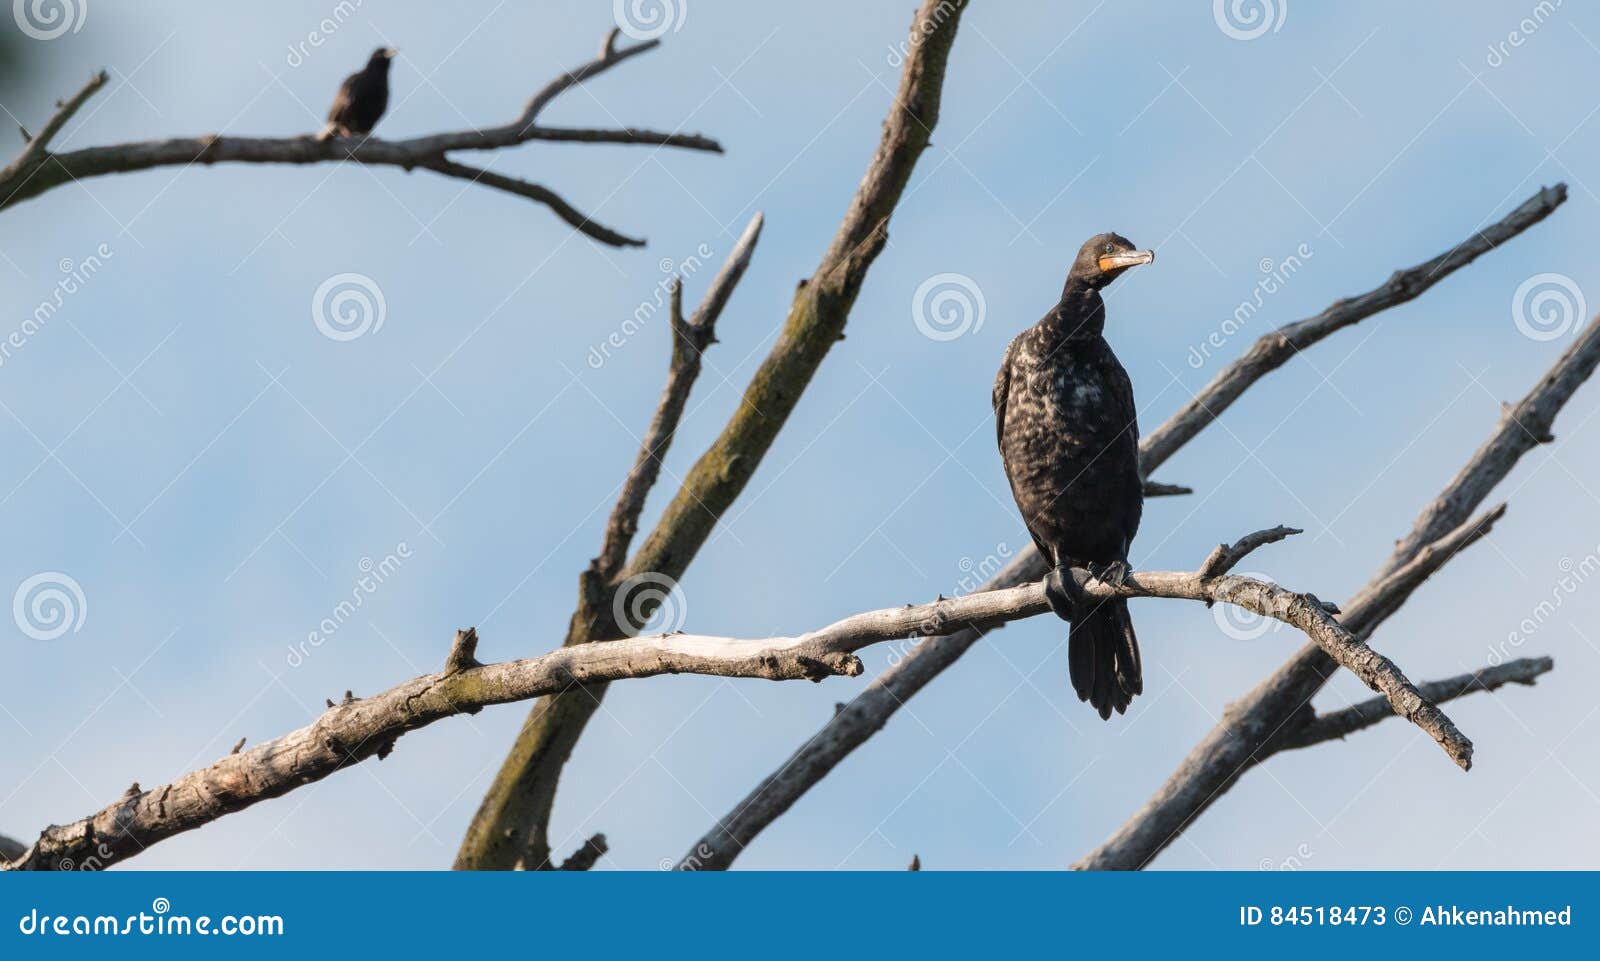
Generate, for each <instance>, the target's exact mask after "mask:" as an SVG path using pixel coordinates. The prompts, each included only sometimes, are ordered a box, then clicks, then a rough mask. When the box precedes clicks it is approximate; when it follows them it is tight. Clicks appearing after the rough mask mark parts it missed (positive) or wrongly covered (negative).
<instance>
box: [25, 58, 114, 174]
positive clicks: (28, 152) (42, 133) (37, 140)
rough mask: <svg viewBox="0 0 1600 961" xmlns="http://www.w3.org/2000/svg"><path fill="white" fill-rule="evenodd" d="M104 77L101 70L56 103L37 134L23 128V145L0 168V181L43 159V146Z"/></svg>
mask: <svg viewBox="0 0 1600 961" xmlns="http://www.w3.org/2000/svg"><path fill="white" fill-rule="evenodd" d="M106 79H107V74H106V72H105V71H104V70H101V71H100V72H99V73H96V74H95V75H94V76H92V77H90V78H89V82H88V83H86V84H84V85H83V88H82V89H80V90H79V91H78V92H77V93H75V94H73V95H72V97H71V98H70V99H68V100H66V101H64V102H62V103H58V104H56V112H55V113H54V114H53V115H52V116H51V117H50V119H49V120H47V121H45V125H44V126H43V127H40V128H39V132H38V134H36V135H34V136H31V137H30V136H28V132H27V131H26V130H24V131H23V132H22V136H23V140H24V141H25V146H24V147H23V148H22V153H20V154H18V155H17V159H16V160H13V161H12V162H11V164H10V165H9V166H7V167H6V168H5V170H0V182H4V181H5V180H6V179H8V178H10V177H13V176H15V175H16V174H17V172H18V171H20V170H25V169H27V168H28V167H30V166H32V165H33V164H35V163H38V162H39V161H40V160H41V159H43V158H44V155H45V148H47V147H49V146H50V141H52V140H54V139H55V136H56V134H58V133H60V132H61V128H62V127H65V126H66V125H67V121H68V120H71V119H72V115H73V114H75V113H77V112H78V110H79V108H81V107H82V106H83V105H84V104H85V103H86V102H88V100H89V98H90V97H92V96H94V95H95V94H96V93H98V92H99V91H100V88H101V87H104V86H105V85H106Z"/></svg>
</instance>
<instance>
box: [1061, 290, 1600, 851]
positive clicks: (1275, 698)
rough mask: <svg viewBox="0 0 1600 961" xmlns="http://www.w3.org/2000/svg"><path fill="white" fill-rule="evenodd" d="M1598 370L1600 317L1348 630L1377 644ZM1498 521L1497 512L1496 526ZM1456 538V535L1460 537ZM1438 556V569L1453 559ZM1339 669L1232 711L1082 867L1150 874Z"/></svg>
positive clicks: (1395, 558)
mask: <svg viewBox="0 0 1600 961" xmlns="http://www.w3.org/2000/svg"><path fill="white" fill-rule="evenodd" d="M1597 364H1600V317H1596V318H1595V319H1594V320H1592V321H1591V322H1590V323H1589V324H1588V325H1587V326H1586V327H1585V328H1584V329H1583V330H1582V331H1581V332H1580V333H1579V335H1578V337H1577V338H1576V339H1575V340H1574V341H1573V342H1572V344H1571V345H1570V346H1569V347H1568V348H1567V349H1566V351H1564V352H1563V353H1562V355H1561V358H1560V359H1559V360H1557V361H1556V364H1555V366H1554V367H1552V368H1551V369H1550V371H1549V372H1548V373H1547V374H1546V375H1545V376H1544V377H1543V378H1541V379H1540V381H1539V383H1538V384H1537V385H1535V386H1534V388H1533V390H1532V391H1531V392H1530V393H1529V394H1528V395H1527V396H1526V397H1524V398H1523V399H1522V401H1521V402H1519V403H1518V404H1517V405H1516V406H1515V407H1511V408H1508V409H1507V410H1506V411H1505V412H1504V413H1502V415H1501V419H1500V424H1499V426H1497V427H1496V428H1495V430H1494V432H1493V433H1492V434H1490V436H1489V439H1488V440H1487V441H1486V442H1484V444H1483V446H1481V447H1479V448H1478V451H1477V452H1476V453H1475V454H1473V456H1472V458H1471V459H1470V460H1469V461H1468V462H1467V465H1466V466H1465V467H1463V468H1462V469H1461V471H1460V472H1459V473H1457V474H1456V476H1455V477H1454V478H1453V479H1452V480H1451V481H1450V483H1449V484H1448V485H1446V487H1445V489H1444V491H1443V492H1442V493H1441V494H1440V495H1439V497H1438V498H1437V499H1436V500H1434V501H1433V502H1432V503H1431V504H1429V505H1428V506H1427V507H1425V508H1423V510H1422V513H1421V514H1420V515H1419V516H1418V517H1417V521H1416V523H1415V525H1414V526H1413V527H1412V531H1411V533H1410V534H1409V535H1407V536H1406V537H1405V538H1403V539H1402V540H1400V541H1399V542H1398V543H1397V544H1396V545H1395V548H1394V552H1393V553H1392V554H1391V555H1390V556H1389V559H1388V560H1387V561H1386V562H1384V564H1383V565H1382V566H1381V567H1380V568H1379V569H1378V572H1377V573H1376V574H1375V575H1374V576H1373V578H1372V580H1371V581H1369V582H1368V583H1367V586H1365V587H1363V588H1362V589H1361V590H1360V591H1358V592H1357V593H1356V596H1355V597H1354V598H1353V599H1352V600H1351V602H1350V603H1349V604H1348V605H1346V611H1347V612H1348V613H1347V614H1346V615H1345V617H1346V620H1347V621H1348V622H1349V623H1351V624H1355V625H1357V626H1358V627H1359V629H1360V630H1361V631H1362V632H1363V633H1368V634H1370V633H1371V631H1372V630H1373V629H1374V628H1375V627H1376V626H1377V624H1378V623H1380V622H1381V621H1382V620H1383V618H1384V617H1386V616H1387V615H1388V614H1389V613H1392V612H1393V610H1394V609H1395V607H1397V606H1398V605H1397V604H1396V603H1394V602H1393V600H1392V592H1394V591H1396V590H1403V589H1405V584H1406V580H1405V578H1404V577H1395V576H1393V575H1396V574H1397V573H1403V572H1404V571H1405V570H1406V568H1407V566H1408V565H1410V564H1411V563H1412V562H1413V561H1420V560H1422V554H1423V548H1424V547H1425V546H1426V545H1428V544H1431V543H1434V542H1436V541H1439V540H1440V539H1441V538H1446V537H1447V535H1448V536H1456V535H1460V536H1466V535H1463V534H1461V530H1460V527H1461V525H1463V524H1464V523H1465V522H1466V521H1467V518H1468V517H1469V516H1470V514H1471V512H1472V511H1473V510H1475V509H1476V508H1477V506H1478V505H1479V504H1480V503H1482V501H1483V499H1484V498H1485V497H1486V496H1488V493H1489V491H1490V490H1491V489H1493V488H1494V486H1495V485H1496V484H1498V483H1499V482H1500V481H1501V480H1502V479H1503V478H1504V477H1505V476H1506V475H1507V474H1508V473H1510V472H1511V468H1512V467H1514V466H1515V465H1516V463H1517V461H1518V460H1520V459H1521V457H1522V455H1523V454H1525V453H1527V452H1528V451H1530V450H1532V449H1533V448H1534V447H1535V446H1537V445H1538V444H1539V443H1541V442H1543V441H1546V440H1548V439H1549V437H1550V433H1551V425H1552V424H1553V422H1554V421H1555V416H1556V413H1557V412H1558V411H1559V410H1560V409H1561V408H1562V406H1563V405H1565V404H1566V402H1567V401H1568V400H1569V399H1571V397H1572V395H1573V393H1574V392H1576V391H1577V389H1578V385H1579V384H1582V383H1583V382H1584V381H1585V380H1587V379H1588V378H1589V375H1590V374H1592V373H1594V369H1595V366H1596V365H1597ZM1492 516H1496V515H1494V512H1491V517H1492ZM1453 528H1454V529H1456V531H1455V535H1452V529H1453ZM1439 553H1440V555H1441V556H1440V562H1441V563H1442V560H1443V559H1444V558H1447V557H1448V556H1449V554H1450V552H1449V551H1448V550H1444V551H1441V552H1439ZM1331 671H1332V664H1331V662H1329V660H1328V659H1327V657H1326V656H1325V655H1324V654H1323V653H1322V652H1321V651H1320V650H1318V649H1316V648H1311V647H1307V648H1304V649H1302V650H1301V651H1300V652H1299V653H1298V654H1296V655H1295V656H1294V657H1293V658H1291V659H1290V660H1289V662H1288V663H1286V664H1284V665H1283V666H1282V667H1280V668H1279V669H1278V670H1277V671H1276V672H1274V673H1273V674H1272V675H1271V676H1269V677H1268V678H1267V679H1266V680H1265V681H1263V682H1261V684H1260V685H1258V686H1257V687H1256V688H1255V690H1253V691H1251V692H1249V693H1248V694H1247V695H1245V697H1244V698H1242V699H1241V700H1240V701H1238V702H1236V703H1235V704H1234V705H1232V707H1231V708H1230V709H1229V711H1228V713H1227V715H1226V716H1225V717H1224V718H1223V721H1222V723H1221V724H1219V725H1218V726H1217V727H1216V728H1214V729H1213V730H1212V731H1211V732H1210V733H1209V734H1207V735H1206V736H1205V738H1204V739H1202V740H1201V741H1200V743H1199V744H1198V745H1196V746H1195V748H1194V749H1193V750H1191V751H1190V752H1189V755H1188V757H1186V758H1185V759H1184V761H1183V763H1182V764H1181V765H1180V766H1179V768H1178V769H1177V770H1176V771H1175V772H1173V774H1172V775H1171V776H1169V777H1168V778H1167V781H1166V783H1165V784H1163V785H1162V786H1161V788H1160V789H1159V790H1158V791H1157V792H1156V794H1155V796H1154V797H1152V798H1151V799H1150V800H1149V801H1148V802H1147V803H1146V804H1145V805H1144V807H1143V808H1141V809H1140V810H1139V812H1138V813H1136V814H1135V815H1134V816H1133V817H1132V818H1131V819H1130V820H1129V821H1128V822H1127V823H1126V824H1124V825H1123V826H1122V827H1121V828H1119V829H1118V830H1117V831H1116V833H1114V834H1113V835H1112V836H1111V837H1110V838H1108V839H1107V840H1106V841H1105V843H1103V844H1101V845H1100V846H1099V847H1098V848H1096V849H1095V850H1094V851H1092V852H1090V853H1089V854H1088V855H1087V856H1086V857H1085V858H1084V859H1083V860H1082V861H1081V862H1080V863H1079V864H1078V865H1077V866H1078V867H1084V868H1102V869H1136V868H1141V867H1143V866H1144V865H1146V864H1148V863H1149V862H1150V860H1151V859H1152V858H1154V857H1155V856H1156V855H1157V854H1160V853H1161V851H1162V850H1164V849H1165V848H1166V846H1167V845H1168V844H1170V843H1172V841H1173V840H1174V839H1175V838H1176V837H1177V836H1178V834H1179V833H1181V832H1182V831H1183V830H1184V828H1185V827H1187V826H1188V824H1189V823H1190V822H1191V821H1193V819H1194V818H1196V817H1198V816H1199V815H1200V814H1201V813H1202V812H1204V811H1205V810H1206V808H1208V807H1210V806H1211V804H1212V802H1213V801H1215V800H1216V798H1218V797H1220V796H1221V795H1222V793H1223V791H1224V790H1226V788H1227V787H1228V786H1229V785H1231V784H1232V783H1233V782H1234V780H1235V779H1237V778H1238V776H1239V775H1240V774H1241V773H1242V772H1243V771H1244V770H1245V769H1246V768H1247V767H1249V766H1250V765H1251V764H1252V763H1253V760H1254V758H1255V756H1256V754H1257V752H1259V751H1260V750H1262V749H1263V748H1264V747H1265V746H1266V745H1268V744H1269V743H1270V742H1271V740H1272V738H1273V737H1275V736H1276V735H1277V734H1278V733H1279V732H1280V731H1282V730H1283V729H1284V728H1285V727H1286V726H1287V725H1289V724H1291V722H1292V720H1293V718H1294V717H1295V715H1296V713H1298V712H1301V711H1303V710H1304V705H1307V704H1309V703H1310V701H1311V698H1312V697H1313V696H1315V695H1316V693H1317V691H1319V690H1321V689H1322V685H1323V684H1324V683H1326V681H1327V678H1328V676H1329V674H1330V673H1331Z"/></svg>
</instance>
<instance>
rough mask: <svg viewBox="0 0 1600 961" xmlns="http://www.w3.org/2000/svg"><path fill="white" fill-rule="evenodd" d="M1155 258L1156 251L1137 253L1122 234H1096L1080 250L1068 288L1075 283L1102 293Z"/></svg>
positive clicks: (1073, 263) (1068, 281) (1068, 273)
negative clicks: (1126, 271) (1101, 289)
mask: <svg viewBox="0 0 1600 961" xmlns="http://www.w3.org/2000/svg"><path fill="white" fill-rule="evenodd" d="M1155 259H1156V254H1155V251H1153V250H1138V249H1136V248H1135V247H1134V246H1133V241H1131V240H1129V239H1128V238H1126V237H1124V236H1122V235H1121V234H1115V233H1109V234H1095V235H1094V236H1093V237H1090V238H1089V240H1088V242H1087V243H1085V244H1084V245H1083V249H1081V250H1079V251H1078V259H1077V260H1074V261H1073V262H1072V269H1071V270H1070V271H1068V272H1067V286H1069V287H1071V286H1073V285H1074V284H1075V283H1076V284H1080V285H1082V286H1085V287H1091V288H1093V289H1095V290H1099V289H1100V288H1101V287H1104V286H1105V285H1106V284H1109V283H1111V282H1112V281H1113V280H1116V279H1117V278H1118V277H1120V276H1121V275H1122V272H1123V271H1124V270H1127V269H1128V268H1129V267H1137V266H1139V265H1140V264H1148V263H1150V262H1151V261H1153V260H1155Z"/></svg>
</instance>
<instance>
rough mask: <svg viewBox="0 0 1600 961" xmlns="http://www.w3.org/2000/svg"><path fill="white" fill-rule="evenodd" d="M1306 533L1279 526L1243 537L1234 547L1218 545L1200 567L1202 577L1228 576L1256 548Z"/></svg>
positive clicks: (1295, 528)
mask: <svg viewBox="0 0 1600 961" xmlns="http://www.w3.org/2000/svg"><path fill="white" fill-rule="evenodd" d="M1304 533H1305V531H1303V530H1301V529H1300V528H1298V527H1283V526H1282V525H1279V526H1278V527H1273V528H1269V529H1268V530H1264V531H1256V532H1255V533H1254V534H1249V535H1247V536H1245V537H1241V538H1239V540H1237V541H1235V542H1234V543H1233V544H1232V546H1229V545H1227V544H1218V545H1217V546H1216V549H1215V550H1213V551H1212V552H1211V554H1210V555H1209V556H1207V557H1206V560H1205V563H1204V564H1201V565H1200V574H1201V576H1202V577H1216V576H1218V575H1219V574H1226V573H1228V572H1229V571H1231V570H1233V569H1234V567H1235V566H1237V565H1238V563H1239V562H1240V561H1242V560H1244V559H1245V557H1246V556H1248V555H1249V554H1250V552H1252V551H1254V550H1255V549H1256V548H1258V547H1264V546H1266V545H1267V544H1276V543H1277V542H1278V541H1281V540H1283V539H1284V538H1285V537H1292V536H1294V535H1295V534H1304Z"/></svg>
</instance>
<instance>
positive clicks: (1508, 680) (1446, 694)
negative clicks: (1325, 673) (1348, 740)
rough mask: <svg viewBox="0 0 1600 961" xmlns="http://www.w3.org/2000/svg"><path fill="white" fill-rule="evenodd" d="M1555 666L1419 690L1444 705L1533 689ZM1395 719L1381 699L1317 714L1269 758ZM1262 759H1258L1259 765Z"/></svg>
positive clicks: (1533, 661)
mask: <svg viewBox="0 0 1600 961" xmlns="http://www.w3.org/2000/svg"><path fill="white" fill-rule="evenodd" d="M1555 666H1556V665H1555V661H1552V660H1551V659H1550V658H1548V657H1524V658H1520V659H1518V660H1515V661H1508V662H1506V663H1505V664H1500V665H1497V666H1495V667H1486V668H1483V669H1481V670H1477V671H1473V672H1472V673H1470V674H1461V675H1459V676H1456V677H1452V678H1449V679H1447V680H1443V681H1429V682H1428V683H1426V684H1419V685H1417V690H1418V691H1420V692H1421V693H1422V696H1423V697H1425V698H1427V699H1428V700H1430V701H1432V702H1433V703H1435V704H1443V703H1444V702H1446V701H1453V700H1455V699H1456V698H1458V697H1466V696H1467V695H1468V694H1474V693H1476V692H1478V691H1493V690H1496V689H1498V688H1501V687H1504V686H1506V685H1507V684H1522V685H1526V686H1528V687H1532V686H1533V685H1534V683H1535V682H1536V681H1537V680H1538V678H1539V676H1540V675H1541V674H1547V673H1549V672H1550V671H1552V670H1554V669H1555ZM1391 717H1394V711H1393V710H1391V709H1390V707H1389V702H1388V701H1387V700H1386V699H1384V698H1381V697H1373V698H1368V699H1367V700H1365V701H1361V702H1359V703H1356V704H1352V705H1350V706H1349V707H1347V708H1343V709H1341V710H1338V711H1330V712H1328V713H1327V714H1315V713H1313V714H1312V715H1311V716H1310V718H1309V719H1307V720H1306V721H1304V722H1301V723H1299V724H1297V725H1295V726H1294V727H1292V728H1290V729H1288V730H1285V731H1284V732H1283V733H1282V734H1280V735H1278V736H1277V737H1275V738H1273V739H1272V743H1271V744H1270V745H1268V753H1267V755H1266V756H1271V755H1272V754H1277V753H1279V752H1280V751H1292V750H1296V749H1299V748H1303V747H1312V746H1313V745H1317V744H1321V743H1323V742H1324V741H1333V740H1342V739H1343V738H1345V737H1346V736H1348V735H1351V734H1354V733H1355V732H1357V731H1360V730H1364V729H1366V728H1369V727H1371V726H1373V725H1374V724H1377V723H1378V722H1379V721H1382V720H1384V719H1386V718H1391ZM1260 760H1261V759H1260V758H1258V759H1257V763H1260Z"/></svg>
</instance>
